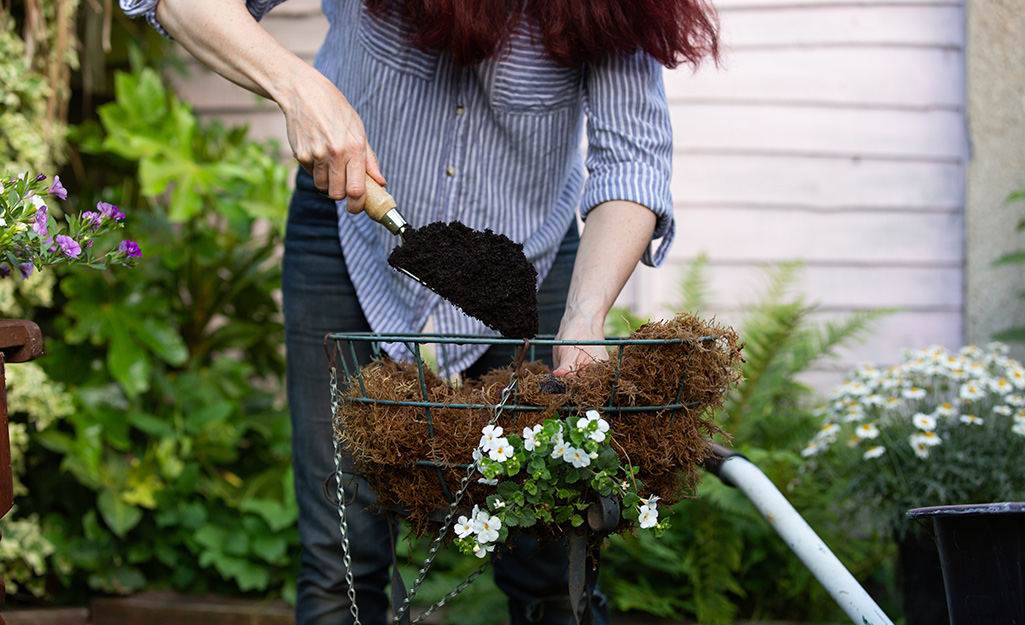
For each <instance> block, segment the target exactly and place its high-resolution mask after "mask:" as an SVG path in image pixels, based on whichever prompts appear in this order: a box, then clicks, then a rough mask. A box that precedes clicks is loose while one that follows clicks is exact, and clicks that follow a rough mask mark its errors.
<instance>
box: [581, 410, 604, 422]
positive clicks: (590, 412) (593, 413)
mask: <svg viewBox="0 0 1025 625" xmlns="http://www.w3.org/2000/svg"><path fill="white" fill-rule="evenodd" d="M584 416H586V417H587V418H588V419H591V420H593V421H597V420H598V419H601V413H600V412H598V411H597V410H595V409H594V408H591V409H590V410H588V411H587V412H585V413H584Z"/></svg>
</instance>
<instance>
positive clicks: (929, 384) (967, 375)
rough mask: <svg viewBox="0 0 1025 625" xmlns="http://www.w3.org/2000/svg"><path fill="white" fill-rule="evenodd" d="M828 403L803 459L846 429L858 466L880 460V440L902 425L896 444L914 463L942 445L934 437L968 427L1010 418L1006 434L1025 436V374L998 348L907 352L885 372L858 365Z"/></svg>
mask: <svg viewBox="0 0 1025 625" xmlns="http://www.w3.org/2000/svg"><path fill="white" fill-rule="evenodd" d="M830 400H831V401H830V403H829V405H827V406H825V407H824V408H822V409H821V410H820V414H822V415H823V417H824V421H823V425H822V429H820V430H819V432H818V433H817V434H816V435H815V437H814V438H813V439H812V440H811V441H810V442H809V443H808V445H807V446H806V447H805V448H804V449H803V450H802V452H801V454H802V455H803V456H805V457H809V456H814V455H816V454H819V453H822V452H823V451H825V450H826V449H828V448H829V447H830V446H831V445H832V444H834V443H835V442H836V441H837V439H838V436H839V434H840V432H841V431H842V430H844V429H845V427H844V426H846V425H847V424H856V425H855V427H854V428H853V433H852V434H851V435H850V438H849V439H848V440H847V441H846V443H847V444H848V445H849V446H851V447H858V446H860V445H861V444H862V443H866V444H867V445H868V446H867V448H866V449H865V450H864V452H863V453H862V458H863V459H865V460H872V459H874V458H879V457H880V456H882V455H883V454H885V453H886V451H887V447H886V444H884V441H882V440H881V436H880V434H881V433H882V432H892V431H897V430H898V429H900V427H899V426H900V424H902V423H903V424H906V423H910V424H911V426H912V427H911V428H910V430H909V431H910V433H908V434H907V435H906V437H905V438H904V439H903V442H901V443H899V444H907V445H910V447H911V449H912V450H913V451H914V453H915V455H916V456H918V457H919V458H922V459H926V458H928V457H929V453H930V450H931V449H932V448H934V447H936V446H938V445H942V444H944V437H943V436H942V435H941V433H940V431H941V430H942V431H948V430H949V428H950V427H953V426H955V425H956V426H963V427H966V428H973V427H979V426H982V425H984V424H985V423H987V421H988V420H990V419H1005V420H1006V419H1010V427H1009V429H1010V431H1011V432H1012V433H1014V434H1016V435H1019V436H1025V367H1023V366H1022V364H1021V363H1020V362H1018V361H1016V360H1014V359H1011V358H1009V357H1008V356H1007V347H1006V346H1005V345H1003V344H1000V343H993V344H991V345H989V346H987V348H986V349H981V348H979V347H976V346H974V345H969V346H967V347H964V348H963V349H961V350H960V351H959V352H957V353H950V352H947V351H946V350H945V349H944V348H942V347H938V346H934V347H930V348H927V349H922V350H908V351H906V352H905V354H904V361H903V362H902V363H901V364H899V365H896V366H894V367H890V368H889V369H879V368H876V367H874V366H871V365H862V366H860V367H858V368H857V369H855V370H854V372H853V373H852V375H851V377H850V379H848V380H847V381H846V382H844V383H843V384H841V385H840V386H838V387H837V388H835V389H834V390H833V393H832V395H831V397H830ZM940 426H943V427H942V428H941V427H940ZM882 438H886V437H885V436H884V437H882ZM898 442H899V441H898ZM889 444H893V441H891V442H890V443H889Z"/></svg>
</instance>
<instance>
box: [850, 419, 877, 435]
mask: <svg viewBox="0 0 1025 625" xmlns="http://www.w3.org/2000/svg"><path fill="white" fill-rule="evenodd" d="M854 432H855V434H857V435H858V438H876V437H878V436H879V428H877V427H876V426H875V424H874V423H862V424H861V425H859V426H858V427H857V428H856V429H855V430H854Z"/></svg>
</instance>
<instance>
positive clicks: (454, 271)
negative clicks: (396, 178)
mask: <svg viewBox="0 0 1025 625" xmlns="http://www.w3.org/2000/svg"><path fill="white" fill-rule="evenodd" d="M364 210H365V211H366V213H367V215H369V216H370V218H371V219H373V220H374V221H376V222H378V223H380V224H381V225H383V226H384V227H385V228H387V229H388V231H389V232H391V233H392V234H394V235H397V236H399V237H401V239H402V244H401V245H399V246H398V247H396V248H395V249H394V250H392V252H391V254H390V255H389V256H388V264H389V265H391V266H392V267H394V268H395V269H397V270H399V271H401V272H402V273H404V274H406V275H408V276H409V277H411V278H413V279H414V280H416V281H417V282H419V283H420V284H423V285H424V286H426V287H427V288H429V289H431V290H432V291H434V292H435V293H437V294H438V295H440V296H442V297H444V298H445V299H447V300H448V301H450V302H452V303H453V304H455V305H456V306H458V307H459V308H460V309H462V311H463V312H464V313H466V314H467V315H470V316H471V317H476V318H477V319H479V320H481V321H482V322H484V324H485V325H487V326H488V327H490V328H492V329H494V330H496V331H498V332H499V333H500V334H501V335H502V336H504V337H507V338H518V339H530V338H533V337H534V335H535V334H537V329H538V312H537V271H535V270H534V266H533V265H531V264H530V262H529V261H528V260H527V258H526V256H525V255H524V254H523V245H522V244H519V243H516V242H514V241H512V240H511V239H509V238H508V237H506V236H505V235H502V234H499V233H496V232H493V231H492V230H490V229H487V230H484V231H483V232H481V231H479V230H473V229H471V228H469V227H467V226H465V225H464V224H462V223H460V222H458V221H453V222H451V223H443V222H434V223H429V224H427V225H425V226H422V227H420V228H413V227H412V226H410V225H409V224H408V223H406V220H405V219H404V218H403V217H402V214H401V213H400V212H399V209H398V203H397V202H396V201H395V198H393V197H392V196H391V194H389V193H388V192H387V191H385V190H384V189H383V188H382V187H381V185H379V184H378V183H377V182H376V181H374V180H373V179H372V178H370V177H367V198H366V204H365V205H364Z"/></svg>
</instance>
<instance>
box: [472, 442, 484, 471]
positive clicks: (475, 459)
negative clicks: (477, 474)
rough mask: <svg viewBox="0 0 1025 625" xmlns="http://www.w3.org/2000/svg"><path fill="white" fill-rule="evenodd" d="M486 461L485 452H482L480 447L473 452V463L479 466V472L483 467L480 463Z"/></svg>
mask: <svg viewBox="0 0 1025 625" xmlns="http://www.w3.org/2000/svg"><path fill="white" fill-rule="evenodd" d="M483 459H484V452H483V451H481V449H480V447H478V448H477V449H474V450H473V463H474V464H475V465H477V470H478V471H480V470H481V469H482V468H483V467H482V466H481V464H480V461H481V460H483Z"/></svg>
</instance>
